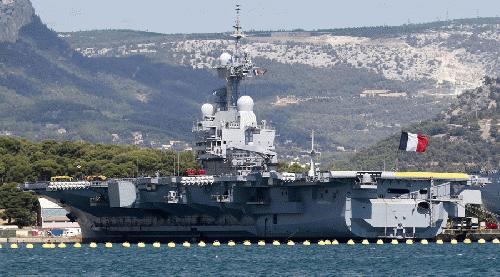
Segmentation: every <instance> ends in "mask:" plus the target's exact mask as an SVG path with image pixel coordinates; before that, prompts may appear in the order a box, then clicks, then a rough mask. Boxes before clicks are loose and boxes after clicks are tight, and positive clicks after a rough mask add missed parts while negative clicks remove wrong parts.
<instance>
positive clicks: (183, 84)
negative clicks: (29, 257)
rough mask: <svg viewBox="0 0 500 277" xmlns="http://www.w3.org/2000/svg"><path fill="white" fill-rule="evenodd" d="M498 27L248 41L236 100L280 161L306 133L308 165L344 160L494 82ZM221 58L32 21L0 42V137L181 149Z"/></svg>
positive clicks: (442, 25)
mask: <svg viewBox="0 0 500 277" xmlns="http://www.w3.org/2000/svg"><path fill="white" fill-rule="evenodd" d="M4 2H6V1H3V2H2V3H4ZM11 2H12V1H9V3H10V4H12V3H22V2H23V1H21V0H19V1H14V2H12V3H11ZM11 21H12V20H11ZM499 26H500V21H499V20H498V19H473V20H458V21H447V22H438V23H429V24H422V25H408V26H399V27H367V28H355V29H341V30H324V31H316V32H248V37H247V39H245V41H244V47H246V48H247V49H248V51H250V53H251V54H252V55H253V57H254V62H255V63H256V64H257V65H258V66H260V67H261V68H264V69H267V70H268V71H267V72H266V74H265V75H263V76H259V77H258V78H249V79H248V80H247V81H246V82H244V83H243V84H242V88H241V91H242V92H244V93H247V94H248V95H251V96H252V97H253V98H254V99H255V101H256V105H255V109H256V113H257V116H258V118H259V119H266V120H267V121H268V122H270V123H271V124H272V125H273V126H274V127H275V128H276V130H277V133H278V134H279V137H277V147H278V152H279V153H280V154H281V155H282V156H283V157H285V158H288V159H289V160H291V159H297V158H298V159H300V158H301V156H302V155H303V154H304V153H303V151H304V150H306V149H307V148H309V147H310V143H309V141H310V133H311V131H312V130H314V131H315V134H316V137H315V139H316V142H317V144H318V145H317V149H319V150H320V151H322V152H323V156H322V157H330V156H329V155H328V154H326V152H332V153H334V154H335V155H337V154H339V155H344V154H345V153H354V152H358V151H359V150H360V149H364V148H367V147H369V146H370V145H371V144H372V143H374V142H376V141H378V140H380V139H383V138H384V137H386V136H387V135H390V134H394V133H399V131H400V130H401V128H404V127H405V126H409V125H410V124H411V123H413V122H415V121H419V120H424V119H428V118H432V116H434V115H436V114H438V113H440V112H441V111H442V110H443V109H445V108H447V107H449V105H450V104H451V103H453V102H454V101H456V98H457V95H460V93H462V92H464V91H466V90H467V89H470V88H475V87H476V86H477V85H479V84H480V83H481V78H482V77H483V76H484V75H486V74H488V75H491V76H495V74H494V73H495V72H496V71H498V67H499V64H498V61H499V59H498V58H499V54H498V52H497V49H498V41H499V40H498V37H500V36H499V35H498V32H499V31H498V30H499ZM228 28H230V27H228ZM232 47H234V46H233V42H232V41H231V39H230V37H229V36H228V34H186V35H184V34H178V35H165V34H156V33H148V32H135V31H126V30H107V31H89V32H75V33H60V34H55V33H54V32H52V31H51V30H49V29H47V28H46V26H44V25H43V23H42V22H41V21H40V19H39V18H38V17H36V16H34V17H32V22H31V23H29V24H27V25H25V26H23V27H22V28H21V29H20V32H19V33H18V40H17V41H16V42H13V41H8V42H7V41H4V42H1V43H0V48H1V51H0V106H1V108H2V109H1V110H0V118H1V119H2V120H1V121H0V132H1V134H2V135H4V136H13V137H25V138H28V139H30V140H35V141H40V140H43V139H48V138H53V139H57V140H73V141H74V140H88V141H91V142H93V143H95V142H101V143H117V144H136V145H140V146H142V147H160V146H162V145H165V144H169V145H170V141H176V140H184V141H187V142H190V141H191V139H192V136H191V135H190V130H191V126H192V124H193V122H194V121H196V120H197V119H198V118H199V116H200V111H199V108H200V107H201V105H202V104H203V103H204V102H208V101H212V100H213V99H212V98H211V95H212V91H213V90H214V89H217V88H219V87H220V86H222V85H223V82H222V81H221V80H219V79H217V78H216V77H215V72H214V71H213V70H212V68H213V67H214V66H215V65H216V64H217V62H218V61H217V58H218V57H219V56H220V54H222V53H223V52H231V50H232ZM484 126H487V124H486V125H484ZM485 128H486V127H485ZM172 143H173V142H172Z"/></svg>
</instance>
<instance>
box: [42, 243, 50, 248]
mask: <svg viewBox="0 0 500 277" xmlns="http://www.w3.org/2000/svg"><path fill="white" fill-rule="evenodd" d="M42 248H50V243H44V244H42Z"/></svg>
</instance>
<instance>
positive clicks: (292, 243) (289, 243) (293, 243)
mask: <svg viewBox="0 0 500 277" xmlns="http://www.w3.org/2000/svg"><path fill="white" fill-rule="evenodd" d="M286 244H287V245H290V246H292V245H295V242H293V241H291V240H289V241H288V242H287V243H286Z"/></svg>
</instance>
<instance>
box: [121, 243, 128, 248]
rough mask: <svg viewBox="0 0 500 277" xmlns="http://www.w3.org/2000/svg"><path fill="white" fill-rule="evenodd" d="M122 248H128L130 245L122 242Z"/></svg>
mask: <svg viewBox="0 0 500 277" xmlns="http://www.w3.org/2000/svg"><path fill="white" fill-rule="evenodd" d="M122 247H123V248H129V247H130V243H128V242H124V243H122Z"/></svg>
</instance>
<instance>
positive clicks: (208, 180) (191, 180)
mask: <svg viewBox="0 0 500 277" xmlns="http://www.w3.org/2000/svg"><path fill="white" fill-rule="evenodd" d="M213 182H214V176H212V175H200V176H184V177H182V178H181V184H184V185H200V186H201V185H208V184H213Z"/></svg>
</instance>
